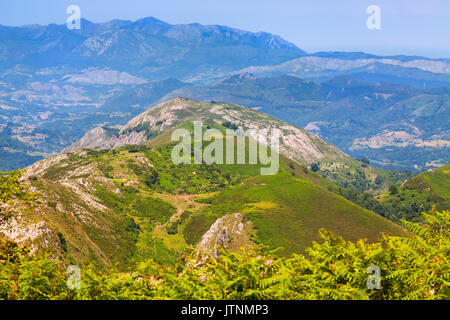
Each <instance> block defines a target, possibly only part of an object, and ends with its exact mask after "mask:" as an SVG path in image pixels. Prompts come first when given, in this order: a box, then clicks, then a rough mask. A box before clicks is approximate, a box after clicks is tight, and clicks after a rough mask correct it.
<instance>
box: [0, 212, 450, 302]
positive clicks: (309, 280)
mask: <svg viewBox="0 0 450 320" xmlns="http://www.w3.org/2000/svg"><path fill="white" fill-rule="evenodd" d="M424 219H425V221H426V224H425V225H419V224H414V223H407V222H405V226H406V227H407V228H408V229H409V230H410V231H411V232H413V233H414V234H415V235H414V237H413V238H403V237H390V236H384V237H383V238H382V239H380V240H379V241H378V242H376V243H373V244H368V243H366V242H365V241H364V240H360V241H358V242H357V243H353V242H346V241H344V240H343V239H342V238H340V237H336V236H334V235H332V234H331V233H330V232H326V231H324V230H322V231H321V240H322V242H321V243H314V244H313V245H312V247H310V248H308V250H307V253H308V256H307V257H306V256H303V255H292V256H291V257H288V258H283V257H279V256H278V255H276V254H275V253H274V252H273V251H272V252H271V251H267V250H264V249H261V248H253V249H252V250H249V249H246V250H244V249H243V250H242V251H240V252H237V253H232V252H227V251H222V254H221V255H220V257H219V258H215V257H213V256H207V257H200V260H199V257H198V256H192V257H188V258H187V259H186V261H185V262H181V263H178V264H177V265H175V266H173V267H161V266H160V265H158V264H155V263H154V262H153V261H151V260H149V261H146V262H142V263H140V264H139V265H138V266H137V267H136V268H134V269H132V270H130V271H129V272H126V273H120V272H113V271H111V272H107V273H103V272H100V271H99V270H97V269H96V268H94V267H92V266H90V267H86V268H83V269H82V270H81V278H80V288H79V289H74V290H70V289H68V286H67V283H68V282H69V283H71V281H70V279H69V281H68V279H67V274H66V272H65V271H66V268H65V266H64V265H62V264H61V263H60V262H58V261H55V260H49V259H48V258H47V257H43V256H39V255H31V256H30V255H27V254H26V249H23V248H21V247H19V246H17V245H16V244H14V243H12V242H10V241H4V240H0V299H11V300H13V299H95V300H101V299H252V300H254V299H296V300H297V299H380V300H381V299H386V300H388V299H427V300H433V299H449V298H450V290H449V288H450V269H449V261H448V257H449V256H450V232H449V228H450V212H448V211H445V212H430V213H429V214H424ZM370 266H377V267H379V268H380V270H381V278H380V282H379V284H380V287H379V289H369V288H368V285H367V283H372V284H375V285H376V284H377V282H376V280H375V281H372V279H370V274H368V271H367V270H368V267H370Z"/></svg>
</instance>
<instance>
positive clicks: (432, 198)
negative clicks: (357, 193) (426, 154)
mask: <svg viewBox="0 0 450 320" xmlns="http://www.w3.org/2000/svg"><path fill="white" fill-rule="evenodd" d="M393 189H394V190H392V191H391V192H387V193H384V194H381V195H380V196H378V199H379V200H380V201H381V202H382V203H383V204H384V205H387V206H390V207H392V208H393V209H392V210H391V211H392V212H396V215H397V217H396V218H397V219H400V218H401V219H406V220H411V221H420V219H421V218H420V214H421V212H423V211H428V210H430V209H431V207H432V206H434V207H435V209H436V210H438V211H442V210H448V209H450V164H447V165H445V166H442V167H440V168H438V169H432V170H428V171H426V172H423V173H421V174H419V175H417V176H415V177H413V178H411V179H409V180H407V181H405V182H404V183H403V184H402V185H401V186H398V187H397V188H393Z"/></svg>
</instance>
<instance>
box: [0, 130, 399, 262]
mask: <svg viewBox="0 0 450 320" xmlns="http://www.w3.org/2000/svg"><path fill="white" fill-rule="evenodd" d="M212 125H213V126H216V127H217V128H223V127H221V126H220V125H217V124H212ZM181 126H184V127H189V124H187V123H186V124H182V125H181ZM167 142H169V140H167V136H164V135H162V136H159V137H156V138H154V139H153V140H151V141H150V142H149V144H153V146H133V145H128V146H124V147H120V148H116V149H113V150H109V151H108V150H103V151H93V150H82V151H77V152H74V153H68V154H62V155H59V156H57V157H54V158H49V159H45V160H42V161H40V162H38V163H36V164H34V165H33V166H31V167H30V168H28V170H27V172H26V173H25V175H24V176H23V178H22V180H23V183H25V184H29V185H31V186H32V187H33V189H34V190H36V191H37V193H38V194H40V204H39V205H38V206H37V207H36V208H35V209H34V211H33V212H31V213H27V214H24V215H22V216H21V217H20V224H21V228H22V229H23V230H31V229H33V228H36V226H37V225H38V224H39V223H44V224H45V227H46V228H47V229H46V232H42V233H41V234H38V235H37V237H35V238H34V240H33V244H34V245H35V247H36V248H38V250H49V251H51V252H52V254H54V255H56V256H59V257H60V258H62V259H63V260H65V261H66V262H67V263H75V264H78V265H86V264H90V263H93V264H96V265H98V266H100V267H102V268H110V267H111V266H113V265H116V266H117V267H118V268H119V269H125V268H127V267H129V266H132V265H134V263H136V262H139V261H145V260H147V259H153V260H155V261H156V262H157V263H160V264H162V265H168V264H173V263H175V262H176V261H177V260H178V259H179V258H181V257H182V256H183V255H185V254H186V253H188V252H189V251H190V250H191V249H190V248H189V246H190V245H192V246H199V248H200V249H199V250H206V251H207V250H210V251H211V250H212V249H214V248H212V247H214V243H215V241H216V242H217V241H218V238H219V237H218V234H217V233H214V232H213V229H214V228H211V226H212V225H213V224H215V223H216V222H217V223H219V221H221V220H218V219H219V218H220V219H225V220H224V221H225V222H224V225H228V226H229V238H230V239H231V240H230V248H231V249H237V248H239V247H241V246H243V245H252V244H254V243H262V244H265V245H268V246H270V247H272V248H278V247H283V248H284V251H283V252H282V254H286V255H287V254H289V253H292V252H303V250H304V249H305V248H306V247H307V246H308V245H310V244H311V241H314V240H318V238H317V235H318V230H319V228H322V227H323V228H327V229H329V230H331V231H333V232H335V233H336V234H337V235H341V236H343V237H344V238H345V239H348V240H354V241H355V240H358V239H361V238H367V239H369V240H371V241H374V240H375V239H376V238H377V237H378V236H379V235H380V234H381V232H388V233H390V234H394V235H400V234H403V233H404V231H403V229H402V228H401V227H399V226H398V225H396V224H394V223H392V222H390V221H388V220H386V219H384V218H382V217H381V216H378V215H376V214H374V213H372V212H369V211H367V210H366V209H363V208H361V207H359V206H357V205H355V204H353V203H351V202H349V201H347V200H346V199H344V198H343V197H341V196H338V195H336V194H334V193H332V192H331V191H329V190H334V189H335V188H336V187H335V186H334V185H333V184H332V183H331V182H329V181H327V180H325V179H323V178H322V177H320V176H319V175H317V174H316V173H313V172H311V171H310V170H308V169H306V168H305V167H304V166H300V165H299V164H297V163H296V162H293V161H291V160H289V159H287V158H285V157H283V156H282V157H281V159H280V160H281V161H280V164H281V167H280V171H279V172H278V173H277V174H276V175H273V176H261V175H260V168H261V165H259V164H255V165H249V164H246V165H205V164H201V165H195V164H192V165H176V164H174V163H173V162H172V160H171V150H172V146H173V143H169V144H166V143H167ZM235 213H241V214H242V218H239V219H241V220H239V219H237V218H236V217H235V216H233V214H235ZM233 217H234V218H233ZM235 218H236V219H235ZM233 219H235V221H234V220H233ZM11 221H12V220H10V222H11ZM226 221H228V222H226ZM230 221H231V222H230ZM233 221H234V222H233ZM232 222H233V223H234V225H235V226H239V225H240V224H242V225H243V227H242V228H241V229H239V230H240V231H238V232H236V230H237V229H236V230H235V229H233V226H232V225H230V223H231V224H232ZM8 223H9V222H8V221H7V222H6V225H7V224H8ZM227 223H228V224H227ZM3 226H5V224H3V225H2V227H3ZM11 226H12V224H11ZM210 228H211V229H210ZM216 231H217V230H216ZM218 231H222V232H223V229H220V230H218ZM206 233H207V234H209V235H212V237H213V238H212V242H211V241H210V242H209V244H208V245H205V244H204V243H203V242H201V241H200V240H202V238H204V236H205V234H206ZM200 242H201V243H200Z"/></svg>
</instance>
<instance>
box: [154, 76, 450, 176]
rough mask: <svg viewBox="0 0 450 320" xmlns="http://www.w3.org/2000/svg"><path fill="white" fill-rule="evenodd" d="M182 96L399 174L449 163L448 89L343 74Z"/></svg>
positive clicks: (240, 80)
mask: <svg viewBox="0 0 450 320" xmlns="http://www.w3.org/2000/svg"><path fill="white" fill-rule="evenodd" d="M177 96H183V97H189V98H192V99H197V100H201V101H211V100H213V101H227V102H230V103H235V104H240V105H245V106H248V107H254V108H258V110H260V111H263V112H266V113H268V114H270V115H272V116H274V117H276V118H278V119H281V120H285V121H288V122H289V123H291V124H293V125H297V126H299V127H302V128H305V129H307V130H309V131H311V132H313V133H315V134H317V135H318V136H320V137H322V138H324V139H325V140H327V141H330V142H331V143H333V144H334V145H336V146H337V147H338V148H340V149H341V150H343V151H344V152H346V153H348V154H350V155H352V156H353V157H358V158H363V157H369V158H370V159H371V160H372V161H373V162H374V163H376V164H378V165H380V166H386V167H390V168H397V169H405V168H407V169H410V170H417V169H424V168H430V167H435V166H439V165H443V164H445V163H448V161H450V153H449V150H450V149H449V147H450V127H449V124H448V118H449V117H450V89H448V88H430V89H418V88H414V87H411V86H408V85H403V84H390V83H383V82H377V83H371V82H364V81H360V80H357V79H355V78H353V77H351V76H347V75H340V76H336V77H334V78H332V79H331V80H329V81H326V82H323V83H317V82H314V81H311V80H305V79H301V78H298V77H296V76H290V75H280V76H273V77H256V76H255V75H253V74H250V73H246V72H245V73H241V74H236V75H233V76H231V77H230V78H228V79H225V80H222V81H218V82H217V83H214V84H211V85H206V86H184V87H181V88H179V89H177V90H175V91H173V92H171V93H169V94H168V95H166V96H165V97H163V98H162V99H161V101H165V100H170V99H173V98H175V97H177Z"/></svg>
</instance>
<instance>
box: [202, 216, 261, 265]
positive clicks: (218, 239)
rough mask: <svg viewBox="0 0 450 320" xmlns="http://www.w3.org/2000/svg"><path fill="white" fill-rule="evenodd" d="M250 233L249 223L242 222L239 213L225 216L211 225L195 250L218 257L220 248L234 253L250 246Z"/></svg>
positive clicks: (251, 230)
mask: <svg viewBox="0 0 450 320" xmlns="http://www.w3.org/2000/svg"><path fill="white" fill-rule="evenodd" d="M252 232H253V228H252V225H251V222H249V221H244V219H243V215H242V214H241V213H234V214H227V215H225V216H223V217H221V218H219V219H217V220H216V222H214V223H213V225H212V226H211V228H210V229H209V230H208V231H207V232H206V233H205V234H204V235H203V237H202V240H201V241H200V243H199V244H198V246H197V249H198V251H199V252H201V253H204V254H211V255H214V256H215V257H219V256H220V248H223V249H229V250H234V251H235V250H239V249H240V248H241V247H243V246H246V245H251V244H252V243H253V242H252V241H251V239H250V236H251V234H252Z"/></svg>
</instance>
